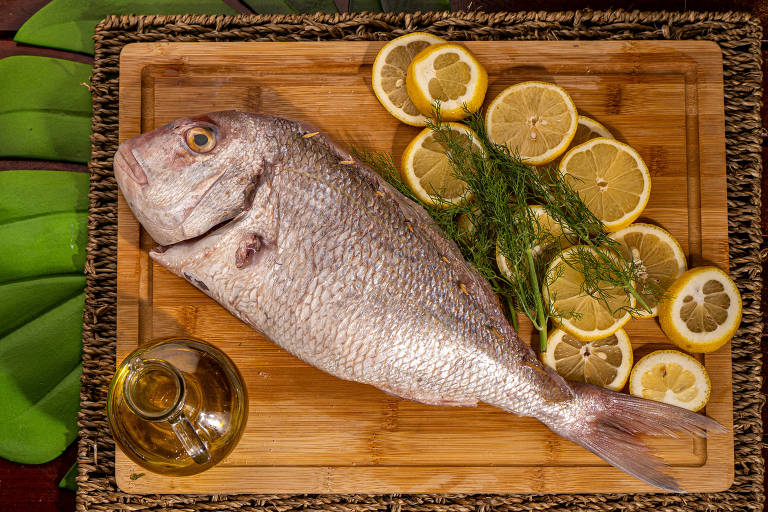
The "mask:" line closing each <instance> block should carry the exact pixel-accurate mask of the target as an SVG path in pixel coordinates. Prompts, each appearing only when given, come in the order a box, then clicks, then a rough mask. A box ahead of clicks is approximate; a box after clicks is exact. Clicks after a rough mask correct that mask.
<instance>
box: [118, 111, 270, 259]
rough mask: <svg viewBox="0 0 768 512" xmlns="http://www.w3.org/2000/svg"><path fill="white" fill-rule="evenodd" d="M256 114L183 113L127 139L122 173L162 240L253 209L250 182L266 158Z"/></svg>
mask: <svg viewBox="0 0 768 512" xmlns="http://www.w3.org/2000/svg"><path fill="white" fill-rule="evenodd" d="M257 117H258V116H257V115H256V114H249V113H246V112H238V111H223V112H212V113H209V114H206V115H202V116H197V117H189V118H183V119H178V120H176V121H174V122H172V123H170V124H167V125H165V126H162V127H160V128H157V129H155V130H152V131H150V132H147V133H144V134H142V135H139V136H137V137H133V138H131V139H128V140H126V141H125V142H123V143H122V144H120V147H119V148H118V150H117V153H116V154H115V158H114V170H115V179H116V180H117V183H118V186H119V187H120V191H121V192H122V193H123V196H124V197H125V199H126V201H127V202H128V204H129V205H130V207H131V210H132V211H133V213H134V215H136V218H137V219H138V220H139V222H141V225H142V226H143V227H144V229H146V230H147V232H148V233H149V234H150V236H152V238H153V239H154V240H155V241H156V242H157V243H159V244H161V245H171V244H175V243H178V242H181V241H183V240H188V239H190V238H194V237H197V236H200V235H202V234H204V233H206V232H207V231H209V230H211V229H212V228H214V227H215V226H217V225H218V224H221V223H222V222H224V221H227V220H229V219H232V218H233V217H235V216H237V215H238V214H239V213H241V212H242V211H243V210H244V209H246V208H247V195H248V188H249V185H251V184H252V183H253V182H254V179H255V177H256V176H258V174H259V172H260V171H259V168H260V167H263V166H260V165H259V164H258V162H261V161H263V159H264V155H260V154H259V148H258V144H256V142H257V141H256V139H257V137H258V133H257V131H258V130H255V129H254V127H255V124H257V123H256V120H257ZM251 188H252V187H251Z"/></svg>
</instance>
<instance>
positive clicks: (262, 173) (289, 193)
mask: <svg viewBox="0 0 768 512" xmlns="http://www.w3.org/2000/svg"><path fill="white" fill-rule="evenodd" d="M193 129H197V130H198V131H199V130H200V129H203V130H204V132H205V133H206V134H207V135H208V136H209V137H210V138H212V139H213V140H214V141H215V144H214V147H213V149H210V150H207V149H206V150H205V151H204V152H199V151H196V149H199V148H197V145H196V144H195V143H193V141H192V139H191V138H190V136H191V135H190V134H191V133H195V132H190V130H193ZM195 140H197V139H195ZM200 140H203V139H200ZM114 170H115V177H116V179H117V182H118V184H119V187H120V190H121V191H122V193H123V195H124V196H125V198H126V200H127V201H128V203H129V205H130V206H131V209H132V211H133V212H134V214H135V215H136V217H137V218H138V219H139V221H140V222H141V224H142V225H143V226H144V228H145V229H146V230H147V231H148V232H149V234H150V235H151V236H152V237H153V238H154V239H155V240H156V241H157V242H158V243H160V244H162V246H161V247H159V248H158V249H155V250H153V251H152V252H151V253H150V254H151V257H152V258H154V259H155V260H156V261H157V262H158V263H160V264H161V265H163V266H164V267H166V268H167V269H169V270H170V271H171V272H173V273H175V274H177V275H178V276H180V277H183V278H185V279H186V280H188V281H189V282H190V283H191V284H193V285H194V286H196V287H198V288H199V289H201V290H202V291H203V292H205V293H206V294H208V295H209V296H210V297H212V298H213V299H214V300H216V301H217V302H219V303H220V304H221V305H222V306H224V307H225V308H226V309H227V310H228V311H230V312H231V313H232V314H233V315H235V316H236V317H237V318H239V319H241V320H242V321H243V322H245V323H246V324H248V325H249V326H251V327H253V328H254V329H256V330H258V331H260V332H262V333H263V334H264V335H265V336H267V337H268V338H269V339H271V340H272V341H274V342H275V343H277V344H278V345H280V346H281V347H282V348H284V349H285V350H287V351H288V352H290V353H291V354H293V355H295V356H296V357H298V358H300V359H302V360H303V361H306V362H307V363H309V364H312V365H313V366H315V367H317V368H320V369H321V370H324V371H326V372H328V373H330V374H332V375H335V376H337V377H339V378H341V379H346V380H352V381H357V382H361V383H365V384H370V385H372V386H375V387H377V388H379V389H381V390H383V391H386V392H388V393H391V394H393V395H396V396H399V397H402V398H406V399H410V400H414V401H418V402H422V403H425V404H431V405H442V406H473V405H476V404H477V403H478V402H485V403H488V404H491V405H493V406H495V407H498V408H500V409H503V410H505V411H508V412H511V413H514V414H517V415H521V416H531V417H534V418H537V419H539V420H540V421H542V422H543V423H544V424H545V425H547V426H548V427H549V428H551V429H552V430H553V431H554V432H556V433H557V434H559V435H561V436H563V437H565V438H566V439H569V440H570V441H573V442H575V443H577V444H579V445H581V446H583V447H585V448H586V449H588V450H590V451H592V452H593V453H595V454H597V455H599V456H600V457H603V458H604V459H605V460H607V461H608V462H609V463H611V464H613V465H614V466H616V467H618V468H620V469H622V470H624V471H626V472H627V473H629V474H631V475H633V476H635V477H637V478H640V479H642V480H644V481H646V482H648V483H650V484H652V485H655V486H657V487H660V488H662V489H666V490H671V491H681V488H680V487H679V485H678V484H677V482H676V481H675V479H674V478H672V477H671V476H668V475H667V474H666V473H665V469H666V465H665V463H664V462H663V461H662V460H661V459H659V458H658V457H656V456H654V455H652V454H651V453H650V452H649V450H648V449H647V447H646V446H645V444H644V443H643V442H642V441H641V440H640V439H639V437H638V436H639V435H640V434H651V435H672V434H673V433H674V432H685V433H689V434H695V435H700V436H705V435H706V431H707V430H710V431H716V432H722V431H723V430H724V429H723V427H721V426H720V425H719V424H718V423H717V422H715V421H714V420H711V419H709V418H707V417H705V416H702V415H698V414H695V413H691V412H689V411H687V410H684V409H680V408H677V407H674V406H670V405H666V404H661V403H657V402H651V401H648V400H643V399H640V398H635V397H631V396H629V395H624V394H618V393H613V392H610V391H607V390H604V389H602V388H598V387H595V386H590V385H586V384H577V383H569V382H566V381H565V380H563V379H562V378H561V377H560V376H559V375H557V374H556V373H555V372H554V371H552V370H551V369H549V368H548V367H545V366H544V365H542V364H541V363H540V362H539V360H538V359H537V357H536V355H535V353H534V352H533V350H532V349H531V348H530V346H528V345H527V344H526V343H524V342H523V341H521V340H520V338H519V337H518V336H517V334H516V333H515V331H514V330H513V329H512V327H511V326H510V325H509V323H508V322H507V321H506V319H505V317H504V314H503V312H502V310H501V307H500V304H499V301H498V298H497V297H496V295H495V294H494V293H493V291H492V290H491V288H490V286H489V284H488V282H487V281H485V279H484V278H482V277H481V276H480V275H479V274H478V273H477V272H476V271H475V270H474V269H472V268H471V266H469V265H468V264H467V263H466V262H465V261H464V259H463V258H462V256H461V253H460V252H459V250H458V248H457V247H456V245H455V244H454V243H453V242H451V241H449V240H447V239H446V238H445V237H444V236H443V234H442V233H441V232H440V230H439V229H438V228H437V227H436V226H435V224H434V222H433V221H432V219H431V218H430V217H429V215H428V214H427V213H426V211H425V210H424V209H423V208H422V207H420V206H419V205H417V204H414V203H413V202H411V201H410V200H408V199H407V198H405V197H404V196H402V195H401V194H400V193H399V192H397V191H396V190H395V189H394V188H393V187H392V186H390V185H389V184H388V183H387V182H386V181H384V180H383V179H382V178H381V177H380V176H379V175H377V174H376V173H375V172H374V171H372V170H371V169H370V168H368V167H366V166H365V165H362V164H361V163H359V162H355V161H354V159H353V158H352V157H350V155H349V154H347V153H345V152H344V151H343V150H341V149H340V148H338V147H337V146H335V145H334V144H333V143H332V142H331V141H330V140H328V139H327V138H326V137H325V136H324V135H322V134H320V133H315V130H313V129H312V128H310V127H308V126H306V125H304V124H302V123H300V122H296V121H292V120H288V119H284V118H279V117H273V116H267V115H260V114H253V113H246V112H239V111H224V112H213V113H209V114H207V115H204V116H199V117H195V118H186V119H180V120H177V121H175V122H174V123H171V124H169V125H166V126H164V127H161V128H158V129H156V130H153V131H151V132H148V133H145V134H143V135H141V136H138V137H135V138H133V139H129V140H127V141H125V142H124V143H123V144H121V145H120V148H119V150H118V152H117V154H116V155H115V160H114Z"/></svg>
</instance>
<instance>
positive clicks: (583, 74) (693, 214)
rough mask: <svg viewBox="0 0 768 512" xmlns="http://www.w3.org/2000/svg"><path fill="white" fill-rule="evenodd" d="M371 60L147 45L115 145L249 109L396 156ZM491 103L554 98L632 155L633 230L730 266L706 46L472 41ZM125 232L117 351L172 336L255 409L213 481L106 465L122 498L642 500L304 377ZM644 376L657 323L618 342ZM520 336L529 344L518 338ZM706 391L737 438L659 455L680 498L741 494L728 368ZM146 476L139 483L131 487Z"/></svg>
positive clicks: (278, 50) (719, 126) (506, 428)
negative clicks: (227, 360) (234, 377)
mask: <svg viewBox="0 0 768 512" xmlns="http://www.w3.org/2000/svg"><path fill="white" fill-rule="evenodd" d="M382 45H383V43H382V42H343V41H339V42H318V43H304V42H302V43H298V42H297V43H263V42H261V43H260V42H257V43H145V44H131V45H128V46H126V47H125V49H124V50H123V52H122V55H121V60H120V119H119V121H120V140H121V141H123V140H125V139H127V138H129V137H133V136H135V135H138V134H139V133H142V132H144V131H148V130H151V129H153V128H155V127H158V126H161V125H163V124H165V123H168V122H170V121H172V120H174V119H176V118H179V117H183V116H188V115H195V114H201V113H205V112H209V111H214V110H225V109H243V110H252V111H260V112H265V113H270V114H278V115H283V116H286V117H292V118H295V119H300V120H304V121H309V122H310V123H312V124H314V125H315V126H317V127H318V128H319V129H321V130H323V131H324V132H327V133H328V134H329V135H330V136H331V137H332V138H333V139H335V140H336V141H338V142H340V143H342V144H347V145H350V144H356V145H360V146H365V147H367V148H370V149H373V150H382V151H389V152H391V153H392V154H393V155H394V157H395V160H396V161H399V157H400V154H401V152H402V150H403V149H404V148H405V146H406V144H407V143H408V142H409V140H410V139H411V138H412V137H413V136H414V135H416V133H418V131H419V130H418V129H417V128H413V127H409V126H406V125H404V124H401V123H399V122H398V121H396V120H395V119H394V118H392V117H391V116H390V115H389V114H388V113H387V112H386V111H385V110H384V109H383V108H382V107H381V106H380V104H379V103H378V101H377V100H376V98H375V97H374V94H373V91H372V89H371V86H370V70H371V65H372V63H373V60H374V58H375V56H376V53H377V52H378V50H379V48H381V46H382ZM466 45H467V47H469V48H470V50H471V51H472V52H474V53H475V55H476V56H477V57H478V59H479V61H480V62H481V63H483V64H484V65H485V66H486V68H487V70H488V74H489V90H488V95H487V98H488V99H492V98H493V97H495V96H496V95H497V94H498V93H499V92H500V91H501V90H503V89H504V88H505V87H507V86H509V85H511V84H514V83H517V82H521V81H524V80H543V81H550V82H555V83H558V84H560V85H562V86H563V87H565V88H566V89H567V90H568V92H569V93H570V94H571V96H572V97H573V99H574V101H575V103H576V105H577V107H578V108H579V111H580V113H582V114H585V115H588V116H590V117H593V118H595V119H597V120H599V121H600V122H602V123H603V124H605V125H606V126H607V127H608V128H609V129H610V130H611V131H612V133H613V134H614V135H615V136H616V138H618V139H619V140H622V141H624V142H627V143H628V144H630V145H632V146H633V147H635V148H636V149H637V150H638V151H639V152H640V154H641V155H642V156H643V158H644V159H645V161H646V163H647V164H648V167H649V169H650V171H651V175H652V177H653V183H652V194H651V199H650V202H649V204H648V207H647V209H646V210H645V212H644V216H643V218H642V219H641V220H646V221H650V222H653V223H655V224H658V225H661V226H663V227H664V228H666V229H667V230H669V231H670V232H672V234H673V235H674V236H675V237H676V238H677V239H678V240H679V242H680V243H681V245H682V247H683V249H684V250H685V251H686V254H687V256H688V261H689V265H691V266H693V265H700V264H703V263H710V264H716V265H719V266H721V267H723V268H727V267H728V232H727V229H728V226H727V217H726V213H727V206H726V179H725V138H724V113H723V82H722V61H721V54H720V50H719V48H718V47H717V45H716V44H714V43H710V42H657V41H643V42H512V41H483V42H478V41H473V42H467V43H466ZM118 218H119V224H118V320H117V322H118V324H117V325H118V335H117V337H118V339H117V343H118V348H117V352H118V354H117V360H118V362H119V361H121V360H122V359H123V358H124V357H125V356H126V355H127V354H128V352H130V351H131V350H133V349H134V348H136V347H137V346H138V345H139V344H140V343H144V342H146V341H148V340H151V339H153V338H157V337H161V336H171V335H191V336H195V337H199V338H202V339H205V340H207V341H209V342H211V343H213V344H215V345H217V346H218V347H220V348H221V349H223V350H224V351H225V352H226V353H227V354H229V355H230V356H231V357H232V359H233V360H234V361H235V362H236V364H237V365H238V366H239V368H240V370H241V371H242V373H243V375H244V377H245V380H246V383H247V386H248V392H249V395H250V404H249V405H250V419H249V423H248V426H247V430H246V432H245V435H244V436H243V439H242V441H241V442H240V444H239V445H238V447H237V448H236V449H235V451H234V452H233V453H232V454H231V455H230V456H229V457H228V458H227V459H225V461H223V463H222V464H220V465H219V466H217V467H215V468H213V469H212V470H209V471H207V472H205V473H202V474H200V475H197V476H193V477H181V478H179V477H177V478H170V477H163V476H160V475H155V474H152V473H147V472H146V471H144V470H142V469H141V468H140V467H138V466H137V465H135V464H134V463H133V462H131V461H130V460H129V459H128V458H127V457H125V455H124V454H122V452H120V451H119V449H118V450H117V456H116V477H117V482H118V485H119V486H120V488H121V489H123V490H124V491H127V492H132V493H243V492H248V493H389V492H400V493H405V492H446V493H479V492H483V493H512V492H524V493H557V492H568V493H576V492H650V491H655V489H654V488H652V487H650V486H648V485H646V484H644V483H642V482H640V481H638V480H635V479H634V478H632V477H630V476H628V475H626V474H624V473H622V472H621V471H619V470H616V469H614V468H612V467H611V466H609V465H608V464H607V463H605V462H603V461H602V460H601V459H600V458H598V457H596V456H594V455H592V454H590V453H588V452H587V451H585V450H583V449H581V448H579V447H578V446H576V445H574V444H572V443H570V442H568V441H565V440H564V439H562V438H560V437H558V436H557V435H555V434H553V433H551V432H550V431H549V430H548V429H547V428H546V427H544V426H543V425H542V424H540V423H539V422H538V421H536V420H533V419H531V418H517V417H515V416H513V415H511V414H506V413H504V412H502V411H499V410H497V409H494V408H492V407H490V406H486V405H480V406H479V407H477V408H448V407H432V406H427V405H421V404H417V403H413V402H409V401H405V400H400V399H397V398H394V397H392V396H390V395H387V394H384V393H383V392H381V391H378V390H377V389H375V388H372V387H370V386H365V385H361V384H356V383H352V382H346V381H342V380H339V379H336V378H334V377H331V376H329V375H326V374H324V373H322V372H320V371H319V370H316V369H314V368H312V367H310V366H309V365H307V364H304V363H303V362H301V361H299V360H297V359H295V358H294V357H292V356H290V355H289V354H287V353H286V352H284V351H282V350H281V349H279V348H277V347H276V346H275V345H273V344H272V343H271V342H269V341H268V340H266V339H265V338H263V337H262V336H260V335H259V334H258V333H256V332H254V331H253V330H251V329H250V328H248V327H246V326H245V325H244V324H242V323H240V321H238V320H237V319H235V318H234V317H233V316H231V315H230V314H229V313H227V312H226V311H225V310H224V309H223V308H221V307H220V306H219V305H218V304H216V303H215V302H214V301H213V300H211V299H209V298H208V297H207V296H205V295H204V294H202V293H201V292H199V291H198V290H197V289H195V288H194V287H192V286H191V285H189V284H187V283H186V282H185V281H184V280H182V279H179V278H177V277H176V276H174V275H172V274H171V273H169V272H168V271H166V270H165V269H163V268H162V267H160V266H158V265H156V264H155V263H153V262H152V261H151V260H150V258H149V257H148V255H147V252H148V250H149V249H151V248H152V247H153V246H154V243H153V241H152V240H151V238H149V236H148V235H147V234H146V233H145V232H144V231H143V230H141V229H140V226H139V224H138V222H137V221H136V219H135V218H134V216H133V215H132V213H131V212H130V209H129V208H128V206H127V204H126V203H125V201H124V200H123V198H122V196H121V197H120V199H119V213H118ZM627 332H628V333H629V335H630V337H631V340H632V343H633V346H634V347H635V358H636V359H637V358H639V357H641V356H642V355H644V354H646V353H648V352H649V351H651V350H654V349H657V348H665V347H669V345H668V344H667V341H666V338H665V336H664V335H663V333H662V332H661V330H660V328H659V326H658V324H657V322H656V321H655V320H652V319H649V320H633V321H631V322H630V323H629V324H628V325H627ZM521 335H522V336H523V337H524V338H530V328H521ZM701 359H702V361H703V362H704V364H705V365H706V367H707V370H708V371H709V374H710V377H711V379H712V387H713V393H712V398H711V401H710V403H709V405H708V406H707V408H706V413H707V415H709V416H711V417H713V418H715V419H716V420H717V421H719V422H720V423H722V424H723V425H725V426H726V427H727V428H728V429H729V433H728V434H722V435H715V436H712V437H710V438H709V439H707V440H702V439H678V440H674V439H663V440H661V439H653V440H651V444H652V446H654V447H655V448H656V449H657V450H658V452H659V453H660V454H661V455H662V456H663V457H664V458H665V459H666V460H667V462H668V463H669V464H670V465H671V466H672V469H671V473H672V474H673V475H674V476H675V477H676V478H677V479H678V480H679V481H680V482H681V484H682V485H683V487H684V488H685V489H687V490H688V491H689V492H713V491H720V490H724V489H726V488H728V487H729V486H730V484H731V483H732V481H733V435H732V433H730V432H732V429H733V428H732V427H733V421H732V420H733V414H732V405H733V404H732V397H731V353H730V347H729V346H726V347H724V348H722V349H721V350H719V351H718V352H716V353H714V354H710V355H707V356H704V357H702V358H701ZM137 473H146V474H145V475H144V476H142V477H141V478H137V479H131V475H135V474H137Z"/></svg>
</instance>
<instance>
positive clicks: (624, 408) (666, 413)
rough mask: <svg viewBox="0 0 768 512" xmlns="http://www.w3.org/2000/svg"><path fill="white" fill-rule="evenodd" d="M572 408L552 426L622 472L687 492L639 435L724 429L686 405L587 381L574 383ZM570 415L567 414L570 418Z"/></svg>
mask: <svg viewBox="0 0 768 512" xmlns="http://www.w3.org/2000/svg"><path fill="white" fill-rule="evenodd" d="M571 385H572V387H573V390H574V391H575V392H576V398H575V399H574V402H573V403H574V407H575V410H574V409H573V408H568V412H567V413H566V415H565V417H562V418H559V419H555V420H554V421H553V422H552V424H551V425H550V428H552V430H554V431H555V432H557V433H558V434H560V435H561V436H563V437H565V438H566V439H568V440H570V441H573V442H574V443H576V444H578V445H580V446H583V447H584V448H586V449H587V450H589V451H591V452H592V453H594V454H595V455H597V456H599V457H602V458H603V459H604V460H606V461H607V462H609V463H610V464H611V465H613V466H616V467H617V468H619V469H621V470H622V471H624V472H626V473H629V474H630V475H632V476H634V477H635V478H638V479H640V480H642V481H644V482H647V483H649V484H651V485H654V486H656V487H659V488H661V489H664V490H667V491H673V492H685V491H684V490H683V489H682V488H681V487H680V485H679V484H678V482H677V480H675V479H674V478H673V477H672V476H670V475H668V474H667V472H666V471H667V469H668V468H669V466H668V465H667V463H666V462H664V460H663V459H661V458H659V457H657V456H656V455H654V454H653V453H651V450H650V449H649V448H648V446H647V445H646V444H645V443H644V442H643V440H642V439H641V438H640V437H639V436H640V435H641V434H645V435H652V436H662V435H664V436H672V437H678V436H679V434H680V433H682V434H688V435H696V436H700V437H706V436H707V431H709V432H713V433H723V432H725V431H726V430H725V428H724V427H723V426H722V425H720V424H719V423H718V422H716V421H715V420H713V419H711V418H708V417H706V416H704V415H701V414H697V413H694V412H691V411H689V410H687V409H682V408H680V407H675V406H674V405H668V404H664V403H661V402H654V401H651V400H646V399H644V398H637V397H634V396H631V395H626V394H621V393H615V392H613V391H609V390H607V389H603V388H600V387H597V386H592V385H589V384H580V383H571ZM566 418H567V419H566Z"/></svg>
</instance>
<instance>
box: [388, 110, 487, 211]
mask: <svg viewBox="0 0 768 512" xmlns="http://www.w3.org/2000/svg"><path fill="white" fill-rule="evenodd" d="M444 126H447V127H449V128H450V129H451V131H452V132H453V133H454V134H455V135H456V136H458V137H460V138H461V139H460V140H463V141H464V142H463V143H466V144H467V145H469V144H470V141H471V143H472V144H475V145H476V148H478V149H479V147H480V145H479V144H480V143H479V142H478V140H477V137H476V136H475V133H474V132H473V131H472V130H470V129H469V128H467V127H466V126H464V125H463V124H459V123H445V124H444ZM446 151H447V148H446V147H445V145H444V144H443V143H442V142H440V141H439V140H438V139H437V137H436V134H435V132H433V131H432V130H430V129H429V128H425V129H424V130H422V131H421V133H419V134H418V135H417V136H416V137H415V138H414V139H413V140H412V141H411V142H410V143H409V144H408V146H407V147H406V148H405V151H404V152H403V158H402V163H401V166H400V174H401V176H402V178H403V181H404V182H405V183H406V184H407V185H408V187H409V188H410V189H411V191H412V192H413V193H414V194H415V195H416V197H418V198H419V199H420V200H421V201H423V202H424V203H426V204H431V205H440V204H442V203H441V202H440V201H438V200H437V198H436V196H437V195H439V196H440V197H441V198H442V199H443V200H444V201H446V202H448V203H454V204H456V203H460V202H462V201H464V200H466V199H468V198H469V197H468V193H467V184H466V183H465V182H463V181H461V180H459V179H457V178H456V177H455V176H454V173H453V167H452V165H451V162H450V160H449V159H448V156H447V155H446Z"/></svg>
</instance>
